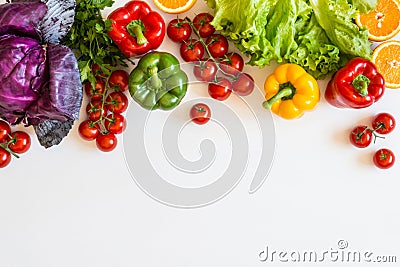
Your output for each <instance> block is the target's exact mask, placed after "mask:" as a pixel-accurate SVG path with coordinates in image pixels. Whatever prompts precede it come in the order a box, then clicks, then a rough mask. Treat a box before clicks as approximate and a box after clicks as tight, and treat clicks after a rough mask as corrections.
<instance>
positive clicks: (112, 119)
mask: <svg viewBox="0 0 400 267" xmlns="http://www.w3.org/2000/svg"><path fill="white" fill-rule="evenodd" d="M104 126H105V127H106V129H107V130H108V131H110V132H111V133H113V134H120V133H122V132H123V131H124V130H125V128H126V120H125V117H124V116H122V115H121V114H118V113H114V114H109V115H107V117H106V119H105V123H104Z"/></svg>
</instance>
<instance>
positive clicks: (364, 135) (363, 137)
mask: <svg viewBox="0 0 400 267" xmlns="http://www.w3.org/2000/svg"><path fill="white" fill-rule="evenodd" d="M349 137H350V142H351V143H352V144H353V145H354V146H356V147H359V148H365V147H367V146H369V145H370V144H371V142H372V139H373V133H372V131H371V129H369V128H368V126H365V125H359V126H357V127H355V128H354V129H353V130H352V131H351V133H350V136H349Z"/></svg>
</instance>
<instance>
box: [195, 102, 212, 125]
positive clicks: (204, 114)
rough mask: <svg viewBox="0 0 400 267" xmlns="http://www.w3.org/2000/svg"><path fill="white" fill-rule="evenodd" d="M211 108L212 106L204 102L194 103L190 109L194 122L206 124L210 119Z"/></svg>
mask: <svg viewBox="0 0 400 267" xmlns="http://www.w3.org/2000/svg"><path fill="white" fill-rule="evenodd" d="M210 117H211V110H210V107H209V106H207V105H206V104H204V103H198V104H196V105H193V106H192V108H191V109H190V118H191V119H192V121H193V122H194V123H197V124H205V123H207V122H208V121H209V120H210Z"/></svg>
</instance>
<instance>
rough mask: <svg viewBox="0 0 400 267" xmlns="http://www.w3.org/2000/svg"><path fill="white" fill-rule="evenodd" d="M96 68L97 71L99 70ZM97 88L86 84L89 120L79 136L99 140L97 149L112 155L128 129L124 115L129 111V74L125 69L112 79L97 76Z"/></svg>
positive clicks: (110, 76)
mask: <svg viewBox="0 0 400 267" xmlns="http://www.w3.org/2000/svg"><path fill="white" fill-rule="evenodd" d="M95 66H96V65H94V67H93V71H94V72H96V71H97V69H98V68H96V67H95ZM96 77H97V78H96V85H95V86H94V87H93V86H92V84H91V83H90V82H87V83H86V84H85V93H86V95H87V96H88V98H89V102H88V104H87V106H86V114H87V119H86V120H84V121H82V122H81V123H80V125H79V128H78V132H79V135H80V136H81V137H82V138H83V139H84V140H87V141H93V140H96V146H97V148H98V149H99V150H101V151H103V152H109V151H112V150H114V149H115V148H116V146H117V142H118V140H117V137H116V135H117V134H121V133H122V132H123V131H124V130H125V128H126V120H125V117H124V115H123V114H122V113H123V112H125V111H126V109H127V108H128V103H129V100H128V97H127V96H126V95H125V93H124V92H125V91H126V90H128V80H129V74H128V73H127V72H126V71H124V70H115V71H113V72H112V73H111V74H110V75H109V76H106V75H97V76H96Z"/></svg>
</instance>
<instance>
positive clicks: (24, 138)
mask: <svg viewBox="0 0 400 267" xmlns="http://www.w3.org/2000/svg"><path fill="white" fill-rule="evenodd" d="M30 147H31V137H30V136H29V134H27V133H26V132H23V131H15V132H13V133H11V138H10V143H9V144H8V148H9V149H10V150H11V151H12V152H15V153H17V154H22V153H25V152H26V151H28V150H29V148H30Z"/></svg>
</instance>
